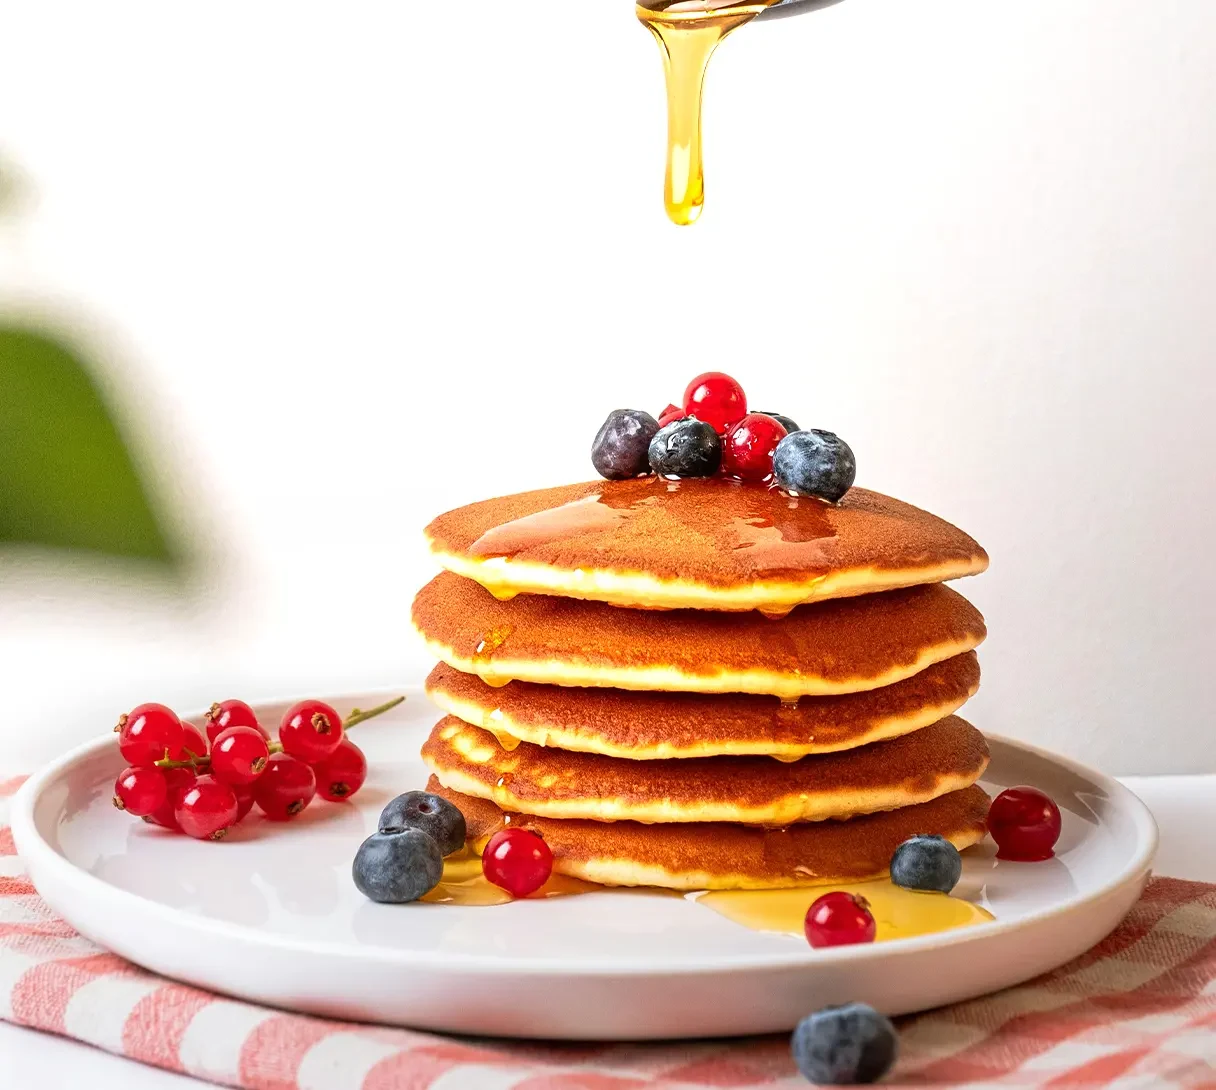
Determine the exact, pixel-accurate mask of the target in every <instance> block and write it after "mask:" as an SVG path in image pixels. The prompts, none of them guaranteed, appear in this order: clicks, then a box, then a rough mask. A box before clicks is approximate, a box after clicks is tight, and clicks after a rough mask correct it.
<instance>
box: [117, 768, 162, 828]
mask: <svg viewBox="0 0 1216 1090" xmlns="http://www.w3.org/2000/svg"><path fill="white" fill-rule="evenodd" d="M168 794H169V783H168V781H167V780H166V779H165V774H164V773H163V772H162V771H161V770H160V769H159V768H155V767H153V768H124V769H123V770H122V772H120V773H119V774H118V779H116V780H115V781H114V805H115V806H116V807H117V808H118V809H119V810H126V812H127V813H128V814H130V815H131V816H132V817H147V816H148V815H149V814H154V813H156V811H157V810H159V809H160V808H161V807H162V806H164V804H165V799H166V798H167V796H168Z"/></svg>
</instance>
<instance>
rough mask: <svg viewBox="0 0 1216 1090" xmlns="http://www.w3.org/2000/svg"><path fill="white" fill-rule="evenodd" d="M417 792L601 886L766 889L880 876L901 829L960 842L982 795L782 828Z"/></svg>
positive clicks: (980, 832)
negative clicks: (508, 828)
mask: <svg viewBox="0 0 1216 1090" xmlns="http://www.w3.org/2000/svg"><path fill="white" fill-rule="evenodd" d="M427 790H428V791H433V792H434V793H436V794H438V795H442V796H443V797H444V798H446V799H448V800H449V801H451V802H453V803H455V805H457V806H458V807H460V809H461V810H462V811H463V812H464V816H465V820H466V821H467V822H468V827H469V837H470V839H471V840H473V841H474V842H477V841H478V840H483V841H484V839H485V838H486V837H489V836H492V835H493V834H494V833H495V832H497V831H498V830H499V829H501V828H502V827H503V825H504V824H507V823H509V824H510V825H512V826H513V827H515V826H521V827H523V828H525V829H531V830H532V831H533V832H536V833H538V834H539V835H540V836H542V837H544V839H545V842H546V843H547V844H548V845H549V848H550V849H551V850H552V852H553V869H554V871H556V872H557V873H558V874H568V875H570V876H572V877H575V878H582V879H584V880H585V881H588V882H598V883H600V884H601V885H606V886H661V887H666V888H669V889H683V890H698V889H774V888H781V887H790V886H815V885H829V884H835V883H842V882H858V881H862V880H864V879H867V878H881V877H883V876H884V875H886V874H887V873H888V867H889V865H890V861H891V856H892V854H893V853H894V851H895V849H896V848H897V847H899V845H900V844H902V843H903V842H904V841H905V840H907V839H908V837H910V836H916V835H917V834H920V833H936V834H937V835H939V836H944V837H946V839H948V840H949V841H950V842H951V843H952V844H954V846H955V847H956V848H958V849H960V850H962V849H963V848H966V847H968V846H970V845H972V844H975V843H978V842H979V841H980V840H982V839H983V838H984V833H985V821H986V818H987V815H988V796H987V795H986V794H985V793H984V791H983V790H982V789H981V788H979V787H968V788H964V789H963V790H962V791H954V792H952V793H951V794H949V795H942V796H941V797H940V798H936V799H934V800H933V801H932V802H925V803H921V804H920V805H919V806H906V807H904V808H903V809H902V810H889V811H886V812H885V813H881V814H870V815H869V816H867V817H859V818H853V819H852V820H851V821H821V822H813V823H804V824H801V825H792V826H790V827H789V828H788V829H761V828H757V827H755V826H748V825H731V824H727V823H724V822H702V823H700V824H686V825H642V824H640V823H639V822H636V821H615V822H604V821H559V820H557V819H555V818H541V817H530V816H528V815H520V814H506V813H504V812H503V811H502V810H500V809H499V808H498V807H497V806H495V805H494V804H493V803H492V802H487V801H486V800H485V799H476V798H471V797H470V796H468V795H462V794H460V793H459V792H457V791H452V790H449V789H448V788H446V787H444V786H443V785H442V784H440V783H439V781H438V780H437V779H436V778H435V777H434V776H432V777H431V779H430V782H429V783H428V784H427Z"/></svg>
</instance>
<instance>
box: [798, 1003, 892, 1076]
mask: <svg viewBox="0 0 1216 1090" xmlns="http://www.w3.org/2000/svg"><path fill="white" fill-rule="evenodd" d="M790 1052H791V1054H792V1055H793V1057H794V1063H796V1064H797V1065H798V1070H799V1071H800V1072H801V1073H802V1075H803V1077H805V1078H806V1079H809V1080H810V1081H811V1082H815V1083H819V1084H820V1085H821V1086H855V1085H858V1084H861V1083H870V1082H877V1081H878V1080H879V1079H881V1078H882V1077H883V1076H884V1075H885V1074H886V1073H887V1072H888V1071H890V1070H891V1067H892V1066H893V1065H894V1063H895V1057H896V1055H897V1054H898V1053H899V1037H898V1035H897V1034H896V1032H895V1027H894V1026H893V1025H892V1024H891V1020H890V1019H889V1018H887V1017H886V1016H885V1015H882V1014H879V1013H878V1011H876V1010H875V1009H874V1008H873V1007H870V1006H867V1005H866V1004H865V1003H846V1004H845V1005H844V1006H842V1007H824V1008H823V1010H821V1011H816V1012H815V1013H814V1014H810V1015H807V1017H805V1018H804V1019H803V1020H802V1021H801V1022H799V1023H798V1028H797V1029H795V1030H794V1035H793V1037H792V1038H791V1039H790Z"/></svg>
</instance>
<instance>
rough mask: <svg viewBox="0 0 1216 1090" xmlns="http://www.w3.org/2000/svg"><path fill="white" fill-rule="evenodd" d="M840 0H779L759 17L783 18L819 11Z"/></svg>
mask: <svg viewBox="0 0 1216 1090" xmlns="http://www.w3.org/2000/svg"><path fill="white" fill-rule="evenodd" d="M839 3H840V0H779V2H778V3H777V4H776V5H775V6H774V7H771V8H769V9H768V10H767V11H765V12H762V13H761V15H760V18H761V19H783V18H784V17H785V16H787V15H805V14H806V13H807V12H810V11H819V10H820V9H822V8H830V7H831V6H832V5H833V4H839Z"/></svg>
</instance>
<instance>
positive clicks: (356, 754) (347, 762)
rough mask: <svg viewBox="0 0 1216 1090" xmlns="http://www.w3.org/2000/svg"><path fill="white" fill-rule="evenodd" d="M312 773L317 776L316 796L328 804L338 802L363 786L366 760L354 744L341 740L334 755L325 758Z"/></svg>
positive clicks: (348, 740)
mask: <svg viewBox="0 0 1216 1090" xmlns="http://www.w3.org/2000/svg"><path fill="white" fill-rule="evenodd" d="M313 771H314V772H316V774H317V794H318V795H320V796H321V798H323V799H328V800H329V801H330V802H340V801H341V800H342V799H348V798H350V797H351V795H353V794H354V793H355V792H356V791H358V790H359V788H360V787H362V786H363V781H364V780H366V779H367V758H366V757H364V756H363V750H361V749H360V748H359V747H358V746H357V745H355V743H354V742H352V741H351V740H350V739H349V738H343V739H342V744H341V745H340V746H339V747H338V748H337V750H336V751H335V752H334V755H333V756H332V757H326V758H325V760H323V761H322V762H321V763H320V764H319V765H316V766H315V767H314V769H313Z"/></svg>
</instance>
